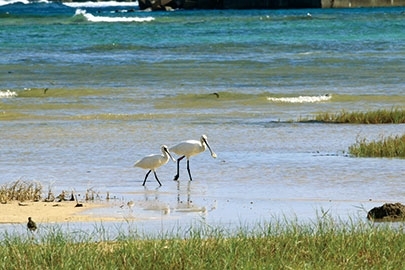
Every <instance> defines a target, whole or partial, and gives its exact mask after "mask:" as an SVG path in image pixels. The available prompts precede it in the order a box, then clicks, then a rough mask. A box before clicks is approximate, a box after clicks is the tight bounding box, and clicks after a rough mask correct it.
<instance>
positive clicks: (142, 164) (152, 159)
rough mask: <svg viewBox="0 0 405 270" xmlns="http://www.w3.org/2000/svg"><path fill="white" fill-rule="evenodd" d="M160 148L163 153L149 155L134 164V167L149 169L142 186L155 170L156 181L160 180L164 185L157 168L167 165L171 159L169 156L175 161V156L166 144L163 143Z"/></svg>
mask: <svg viewBox="0 0 405 270" xmlns="http://www.w3.org/2000/svg"><path fill="white" fill-rule="evenodd" d="M160 149H161V151H162V153H163V155H158V154H156V155H149V156H146V157H144V158H142V159H141V160H138V161H137V162H135V164H134V167H139V168H142V169H146V170H149V171H148V173H147V174H146V176H145V180H144V181H143V184H142V186H144V185H145V183H146V179H147V178H148V176H149V174H150V172H151V171H153V173H154V174H155V178H156V181H158V183H159V185H162V184H161V183H160V181H159V178H158V177H157V175H156V169H157V168H159V167H160V166H162V165H165V164H166V163H167V162H168V161H169V157H170V159H171V160H173V161H175V160H174V158H173V157H172V155H170V152H169V150H167V146H166V145H162V147H161V148H160Z"/></svg>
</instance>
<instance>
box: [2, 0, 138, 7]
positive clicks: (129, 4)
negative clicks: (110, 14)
mask: <svg viewBox="0 0 405 270" xmlns="http://www.w3.org/2000/svg"><path fill="white" fill-rule="evenodd" d="M0 1H1V0H0ZM63 5H65V6H68V7H72V8H79V7H91V8H102V7H120V6H125V7H139V5H138V1H135V2H117V1H103V2H92V1H88V2H65V3H63Z"/></svg>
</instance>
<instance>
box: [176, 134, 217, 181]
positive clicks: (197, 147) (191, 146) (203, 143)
mask: <svg viewBox="0 0 405 270" xmlns="http://www.w3.org/2000/svg"><path fill="white" fill-rule="evenodd" d="M207 147H208V149H209V150H210V152H211V156H212V157H213V158H216V157H217V154H215V153H214V151H212V150H211V147H210V146H209V144H208V139H207V136H206V135H202V136H201V138H200V140H199V141H197V140H188V141H184V142H181V143H179V144H177V145H175V146H173V147H171V148H170V149H169V151H170V152H173V153H175V154H177V155H178V156H180V157H179V158H178V159H177V174H176V175H175V176H174V179H173V180H175V181H176V180H178V179H179V176H180V173H179V166H180V161H181V160H182V159H183V158H185V157H186V158H187V171H188V175H189V176H190V181H192V180H193V179H192V177H191V173H190V157H192V156H195V155H198V154H199V153H202V152H204V151H205V149H207Z"/></svg>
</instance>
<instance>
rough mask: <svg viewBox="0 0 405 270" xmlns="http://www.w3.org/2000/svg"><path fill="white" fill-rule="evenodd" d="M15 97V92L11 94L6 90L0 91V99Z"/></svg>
mask: <svg viewBox="0 0 405 270" xmlns="http://www.w3.org/2000/svg"><path fill="white" fill-rule="evenodd" d="M16 96H17V93H16V92H12V91H10V90H6V91H1V90H0V98H11V97H16Z"/></svg>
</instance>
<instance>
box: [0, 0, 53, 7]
mask: <svg viewBox="0 0 405 270" xmlns="http://www.w3.org/2000/svg"><path fill="white" fill-rule="evenodd" d="M16 3H21V4H25V5H28V4H32V3H52V2H50V1H47V0H37V1H35V2H34V1H30V0H0V6H5V5H12V4H16Z"/></svg>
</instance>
